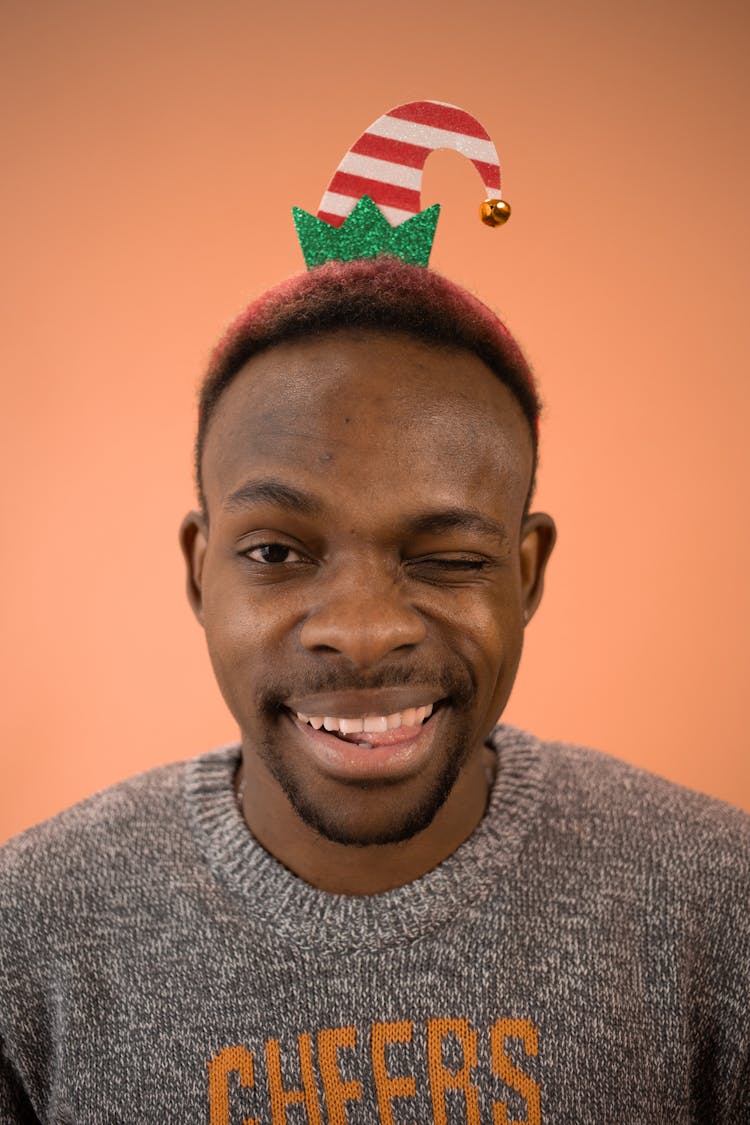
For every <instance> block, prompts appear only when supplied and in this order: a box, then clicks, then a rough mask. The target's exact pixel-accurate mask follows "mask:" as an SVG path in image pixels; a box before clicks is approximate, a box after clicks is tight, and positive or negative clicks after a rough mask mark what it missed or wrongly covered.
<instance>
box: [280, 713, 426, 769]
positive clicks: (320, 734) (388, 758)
mask: <svg viewBox="0 0 750 1125" xmlns="http://www.w3.org/2000/svg"><path fill="white" fill-rule="evenodd" d="M440 710H442V709H440ZM288 714H289V719H290V721H291V722H292V723H293V724H294V726H295V727H296V728H297V730H298V731H299V732H300V735H301V738H302V743H301V746H302V748H303V749H304V751H305V753H306V755H309V756H310V758H312V759H313V760H314V761H315V762H317V764H318V766H319V768H321V769H322V771H323V772H324V773H326V774H328V775H329V776H331V777H334V778H337V779H339V780H341V781H378V780H383V781H387V780H390V781H395V780H398V779H400V778H405V777H408V776H409V775H411V774H413V773H414V772H415V771H417V770H419V769H420V768H421V767H422V766H423V765H424V764H425V762H426V761H427V759H428V758H429V757H430V755H431V753H432V745H433V737H434V728H435V723H436V722H438V721H439V715H438V716H435V715H432V714H431V715H430V716H429V717H428V718H426V719H425V720H424V721H423V722H422V723H420V724H415V725H413V726H411V725H410V726H401V727H399V728H395V729H391V730H384V731H359V732H356V733H351V734H348V735H343V734H341V733H334V732H330V731H327V730H325V729H324V728H321V729H318V730H316V729H315V728H314V727H312V726H311V725H310V724H309V723H306V722H303V721H302V720H301V719H300V718H299V717H298V716H297V714H295V713H289V712H288Z"/></svg>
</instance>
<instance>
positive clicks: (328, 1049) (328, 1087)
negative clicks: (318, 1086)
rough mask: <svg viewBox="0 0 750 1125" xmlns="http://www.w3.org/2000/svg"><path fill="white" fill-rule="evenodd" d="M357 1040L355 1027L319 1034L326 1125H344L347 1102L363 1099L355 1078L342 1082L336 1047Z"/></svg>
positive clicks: (349, 1045) (329, 1029) (345, 1124)
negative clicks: (326, 1113) (326, 1117)
mask: <svg viewBox="0 0 750 1125" xmlns="http://www.w3.org/2000/svg"><path fill="white" fill-rule="evenodd" d="M356 1041H357V1029H356V1028H355V1027H332V1028H324V1029H323V1030H322V1031H319V1032H318V1063H319V1065H320V1076H321V1078H322V1079H323V1092H324V1094H325V1100H326V1107H327V1109H328V1125H347V1123H346V1102H358V1101H360V1100H361V1098H362V1084H361V1082H357V1081H356V1079H352V1080H351V1081H350V1082H342V1081H341V1074H340V1072H339V1060H338V1051H339V1048H340V1047H354V1045H355V1044H356Z"/></svg>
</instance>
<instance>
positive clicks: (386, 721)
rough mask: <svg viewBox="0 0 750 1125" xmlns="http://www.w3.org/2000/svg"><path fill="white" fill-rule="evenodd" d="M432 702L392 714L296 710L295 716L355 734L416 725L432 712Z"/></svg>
mask: <svg viewBox="0 0 750 1125" xmlns="http://www.w3.org/2000/svg"><path fill="white" fill-rule="evenodd" d="M434 706H435V705H434V703H428V704H427V706H426V707H408V708H407V709H406V711H396V712H394V714H393V715H362V716H361V717H360V718H359V719H340V718H338V717H337V716H336V715H303V714H302V712H301V711H297V712H296V714H297V718H298V719H299V720H300V721H301V722H303V723H309V724H310V726H311V727H315V729H316V730H320V728H321V727H325V729H326V730H330V731H340V733H341V734H356V732H357V731H361V730H362V731H384V730H395V729H396V728H397V727H416V726H419V724H420V723H423V722H424V720H425V719H426V718H427V717H428V716H429V715H431V714H432V711H433V708H434Z"/></svg>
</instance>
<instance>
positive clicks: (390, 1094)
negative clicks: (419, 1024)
mask: <svg viewBox="0 0 750 1125" xmlns="http://www.w3.org/2000/svg"><path fill="white" fill-rule="evenodd" d="M413 1028H414V1024H413V1022H412V1020H398V1021H397V1022H394V1023H374V1024H373V1025H372V1038H371V1041H370V1049H371V1052H372V1073H373V1077H374V1079H375V1091H376V1093H377V1095H378V1109H379V1110H380V1121H381V1125H395V1122H394V1120H393V1109H392V1107H391V1101H392V1100H393V1098H413V1097H414V1095H415V1094H416V1092H417V1084H416V1082H415V1081H414V1079H413V1078H412V1076H411V1075H399V1076H398V1077H392V1076H391V1075H390V1074H389V1073H388V1068H387V1066H386V1061H385V1048H386V1045H387V1044H388V1043H411V1036H412V1031H413Z"/></svg>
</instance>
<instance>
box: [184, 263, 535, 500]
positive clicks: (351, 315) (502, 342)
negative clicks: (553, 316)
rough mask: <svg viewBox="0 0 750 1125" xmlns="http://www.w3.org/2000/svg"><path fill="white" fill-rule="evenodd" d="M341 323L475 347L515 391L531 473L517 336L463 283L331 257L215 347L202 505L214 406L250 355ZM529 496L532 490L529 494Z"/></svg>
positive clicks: (526, 382)
mask: <svg viewBox="0 0 750 1125" xmlns="http://www.w3.org/2000/svg"><path fill="white" fill-rule="evenodd" d="M340 328H361V329H372V330H375V331H384V332H404V333H406V334H407V335H409V336H412V337H413V338H414V339H416V340H423V341H425V342H426V343H432V344H434V345H435V346H436V347H453V348H461V349H466V350H467V351H471V352H474V353H475V354H476V355H478V356H479V358H480V359H482V360H483V361H484V362H485V363H486V364H487V366H488V367H489V368H490V370H492V371H494V373H495V374H496V375H497V377H498V378H499V379H500V380H501V382H503V383H505V385H506V386H508V387H509V389H510V390H511V391H512V392H513V394H514V395H515V397H516V398H517V400H518V403H519V406H520V407H521V410H522V412H523V414H524V416H525V418H526V420H527V422H528V425H529V428H530V432H531V436H532V442H533V448H534V467H533V470H532V480H531V485H530V493H531V491H533V484H534V477H535V473H536V454H537V434H538V423H539V410H540V404H539V398H538V395H537V392H536V388H535V385H534V380H533V376H532V374H531V370H530V369H529V366H528V364H527V362H526V360H525V358H524V356H523V354H522V352H521V350H520V348H519V347H518V345H517V343H516V341H515V340H514V339H513V337H512V336H511V334H510V333H509V332H508V330H507V329H506V328H505V326H504V325H503V324H502V322H501V321H500V320H498V318H497V317H496V316H495V314H494V313H493V312H492V311H491V310H490V309H489V308H488V307H487V306H486V305H484V304H483V303H482V302H481V301H479V300H478V299H477V298H476V297H474V296H473V295H472V294H471V293H469V292H467V290H465V289H463V288H461V287H460V286H458V285H456V284H454V283H453V282H451V281H449V280H448V279H447V278H445V277H442V276H441V275H440V274H438V273H435V272H434V271H432V270H427V269H424V268H422V267H420V266H412V265H408V264H406V263H405V262H403V261H401V259H399V258H393V257H379V258H374V259H373V258H369V259H359V260H356V261H353V262H329V263H327V264H326V265H324V266H320V267H318V268H317V269H315V270H312V271H310V272H308V273H304V274H299V275H297V276H296V277H293V278H291V279H289V280H288V281H286V282H284V283H282V284H281V285H278V286H276V287H275V288H273V289H270V290H269V291H268V292H267V293H264V294H263V295H262V296H261V297H260V298H259V299H258V300H256V301H254V302H253V303H252V304H251V305H249V307H248V308H247V309H246V310H245V312H244V313H243V314H242V315H241V316H239V317H238V318H237V320H236V321H235V322H234V323H233V324H232V325H231V327H230V328H229V330H228V331H227V333H226V334H225V336H224V337H223V339H222V340H221V341H220V343H219V345H218V347H217V348H216V350H215V352H214V355H213V358H212V361H211V364H210V367H209V370H208V372H207V374H206V377H205V379H204V381H203V386H202V388H201V395H200V409H199V422H198V435H197V440H196V448H195V476H196V483H197V488H198V495H199V498H200V500H201V504H202V505H203V508H204V511H205V495H204V490H203V475H202V466H201V461H202V452H203V445H204V442H205V437H206V433H207V432H208V428H209V426H210V424H211V418H212V417H213V413H214V410H215V409H216V405H217V403H218V401H219V399H220V398H221V396H222V395H223V393H224V391H225V389H226V388H227V386H228V385H229V384H230V383H231V382H232V380H233V379H234V377H235V375H236V374H237V372H238V371H240V370H241V369H242V367H243V366H244V365H245V364H246V363H247V362H248V360H249V359H251V357H252V356H253V355H257V354H259V353H260V352H261V351H264V350H265V349H266V348H269V347H273V346H274V345H275V344H278V343H282V342H284V341H285V340H294V339H302V338H307V337H310V336H318V335H321V334H323V333H329V332H332V331H335V330H337V329H340ZM529 499H530V496H529Z"/></svg>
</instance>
